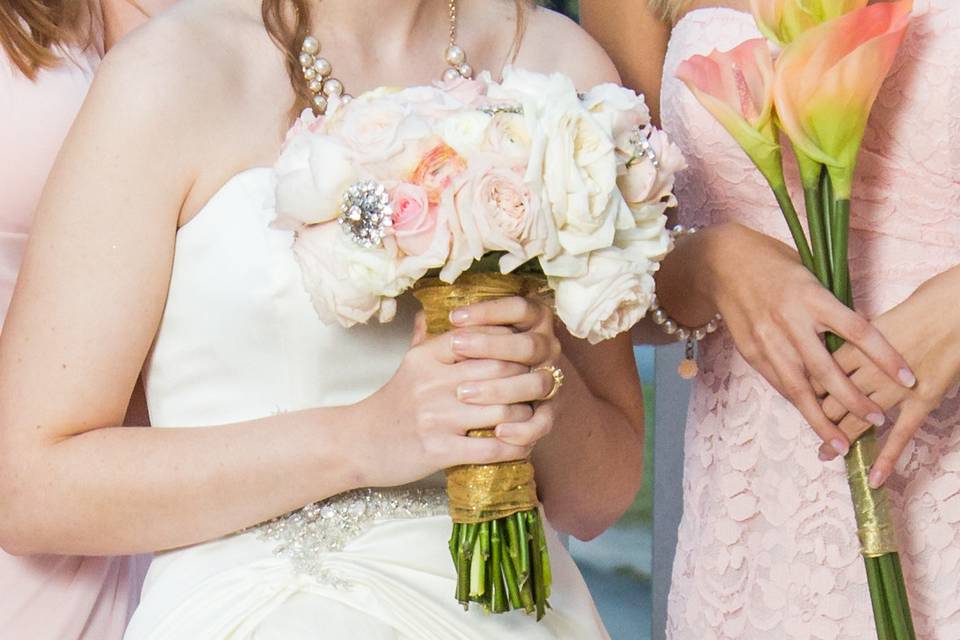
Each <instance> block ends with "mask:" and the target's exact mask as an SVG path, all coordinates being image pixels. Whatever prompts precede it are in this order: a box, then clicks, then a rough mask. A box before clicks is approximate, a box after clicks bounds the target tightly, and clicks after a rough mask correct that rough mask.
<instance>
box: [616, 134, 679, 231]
mask: <svg viewBox="0 0 960 640" xmlns="http://www.w3.org/2000/svg"><path fill="white" fill-rule="evenodd" d="M648 135H649V137H648V140H649V142H650V146H651V148H652V149H653V152H654V155H656V157H657V165H656V166H654V164H653V163H652V162H651V161H650V160H649V159H648V158H646V157H644V156H639V157H635V158H632V159H631V160H630V161H629V162H628V163H627V164H625V165H623V166H622V167H621V169H620V172H621V175H620V177H619V179H618V181H617V184H618V186H619V187H620V191H621V193H623V197H624V199H626V201H627V205H628V206H629V207H630V211H631V212H632V213H633V217H634V221H635V223H636V224H637V225H644V224H648V223H649V222H651V221H657V220H659V219H660V217H661V216H662V215H664V212H665V211H666V210H667V209H668V208H670V207H674V206H676V204H677V198H676V196H675V195H674V194H673V183H674V180H675V178H676V174H677V173H679V172H680V171H683V170H684V169H686V168H687V163H686V160H684V157H683V153H681V151H680V148H679V147H677V145H675V144H673V143H672V142H671V141H670V139H669V138H667V136H666V134H665V133H663V132H662V131H660V130H659V129H651V130H650V131H649V132H648Z"/></svg>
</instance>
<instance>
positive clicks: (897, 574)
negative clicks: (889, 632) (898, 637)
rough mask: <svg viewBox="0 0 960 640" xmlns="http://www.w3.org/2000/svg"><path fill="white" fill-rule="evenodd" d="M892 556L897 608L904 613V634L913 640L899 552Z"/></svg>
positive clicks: (911, 620)
mask: <svg viewBox="0 0 960 640" xmlns="http://www.w3.org/2000/svg"><path fill="white" fill-rule="evenodd" d="M891 555H892V556H893V560H892V564H893V582H894V584H895V585H896V587H897V597H898V599H899V600H898V602H897V604H898V607H897V608H898V610H900V611H903V612H904V613H905V619H906V623H907V629H906V631H907V635H906V636H904V637H905V638H907V639H908V640H914V639H915V638H916V636H917V632H916V630H914V628H913V616H912V615H910V598H909V596H908V595H907V583H906V581H905V580H904V579H903V567H901V566H900V554H899V553H894V554H891Z"/></svg>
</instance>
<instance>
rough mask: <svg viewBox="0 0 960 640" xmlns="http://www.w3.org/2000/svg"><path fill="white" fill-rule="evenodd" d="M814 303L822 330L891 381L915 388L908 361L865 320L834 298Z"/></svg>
mask: <svg viewBox="0 0 960 640" xmlns="http://www.w3.org/2000/svg"><path fill="white" fill-rule="evenodd" d="M817 300H818V303H817V304H819V305H820V309H819V311H820V312H821V314H820V317H821V318H824V321H823V325H824V326H823V327H822V328H823V329H826V330H829V331H833V332H834V333H836V334H837V335H838V336H840V337H842V338H843V339H844V340H846V341H847V342H849V343H852V344H853V345H854V346H856V347H857V348H858V349H860V351H862V352H863V354H864V355H865V356H866V357H868V358H869V359H870V360H872V361H873V362H874V363H875V364H876V365H877V367H878V368H879V369H880V370H881V371H883V372H884V373H885V374H886V375H887V376H888V377H889V378H890V379H891V380H894V381H896V382H897V383H898V384H901V385H903V386H904V387H907V388H913V387H914V386H915V385H916V384H917V378H916V376H915V375H914V374H913V371H912V370H911V369H910V365H908V364H907V361H906V360H904V358H903V356H901V355H900V353H899V352H898V351H897V350H896V349H894V348H893V345H891V344H890V343H889V342H888V341H887V339H886V338H885V337H884V336H883V334H882V333H880V331H879V329H877V328H876V327H874V326H873V325H872V324H870V322H869V321H868V320H867V319H866V318H864V317H863V316H861V315H860V314H858V313H855V312H854V311H852V310H851V309H849V308H848V307H847V306H846V305H844V304H843V303H842V302H840V301H839V300H837V299H836V298H834V297H833V296H820V297H818V298H817ZM841 350H842V349H841ZM843 357H846V356H843Z"/></svg>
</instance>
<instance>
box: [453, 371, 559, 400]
mask: <svg viewBox="0 0 960 640" xmlns="http://www.w3.org/2000/svg"><path fill="white" fill-rule="evenodd" d="M517 366H522V365H517ZM552 389H553V376H552V375H550V373H549V372H547V371H530V372H526V373H523V374H520V375H516V376H513V377H510V378H504V377H497V378H496V379H488V380H485V381H469V382H464V383H462V384H460V385H459V386H458V387H457V398H459V400H460V401H461V402H466V403H467V404H512V403H516V402H536V401H538V400H542V399H543V398H545V397H546V396H547V394H548V393H550V391H551V390H552Z"/></svg>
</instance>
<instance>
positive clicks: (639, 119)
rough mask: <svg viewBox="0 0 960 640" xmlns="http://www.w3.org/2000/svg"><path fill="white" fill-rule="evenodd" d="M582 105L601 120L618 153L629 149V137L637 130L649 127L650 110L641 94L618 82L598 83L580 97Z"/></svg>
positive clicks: (630, 147) (630, 150)
mask: <svg viewBox="0 0 960 640" xmlns="http://www.w3.org/2000/svg"><path fill="white" fill-rule="evenodd" d="M583 106H584V108H586V109H587V110H588V111H589V112H590V113H591V114H593V116H594V117H595V118H597V120H599V121H601V122H603V123H604V128H605V129H606V130H607V131H608V132H609V133H610V135H611V136H612V137H613V139H614V142H615V144H616V147H617V151H618V152H619V153H621V154H627V155H629V154H630V153H631V152H632V145H631V144H630V138H631V137H632V136H633V134H634V132H635V131H636V130H637V129H641V130H642V129H646V128H647V127H648V126H650V110H649V109H648V108H647V104H646V102H645V101H644V99H643V96H641V95H638V94H636V93H634V92H633V91H631V90H630V89H627V88H625V87H621V86H620V85H617V84H613V83H606V84H601V85H597V86H596V87H594V88H593V89H591V90H590V91H588V92H587V93H586V95H585V96H584V97H583Z"/></svg>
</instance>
